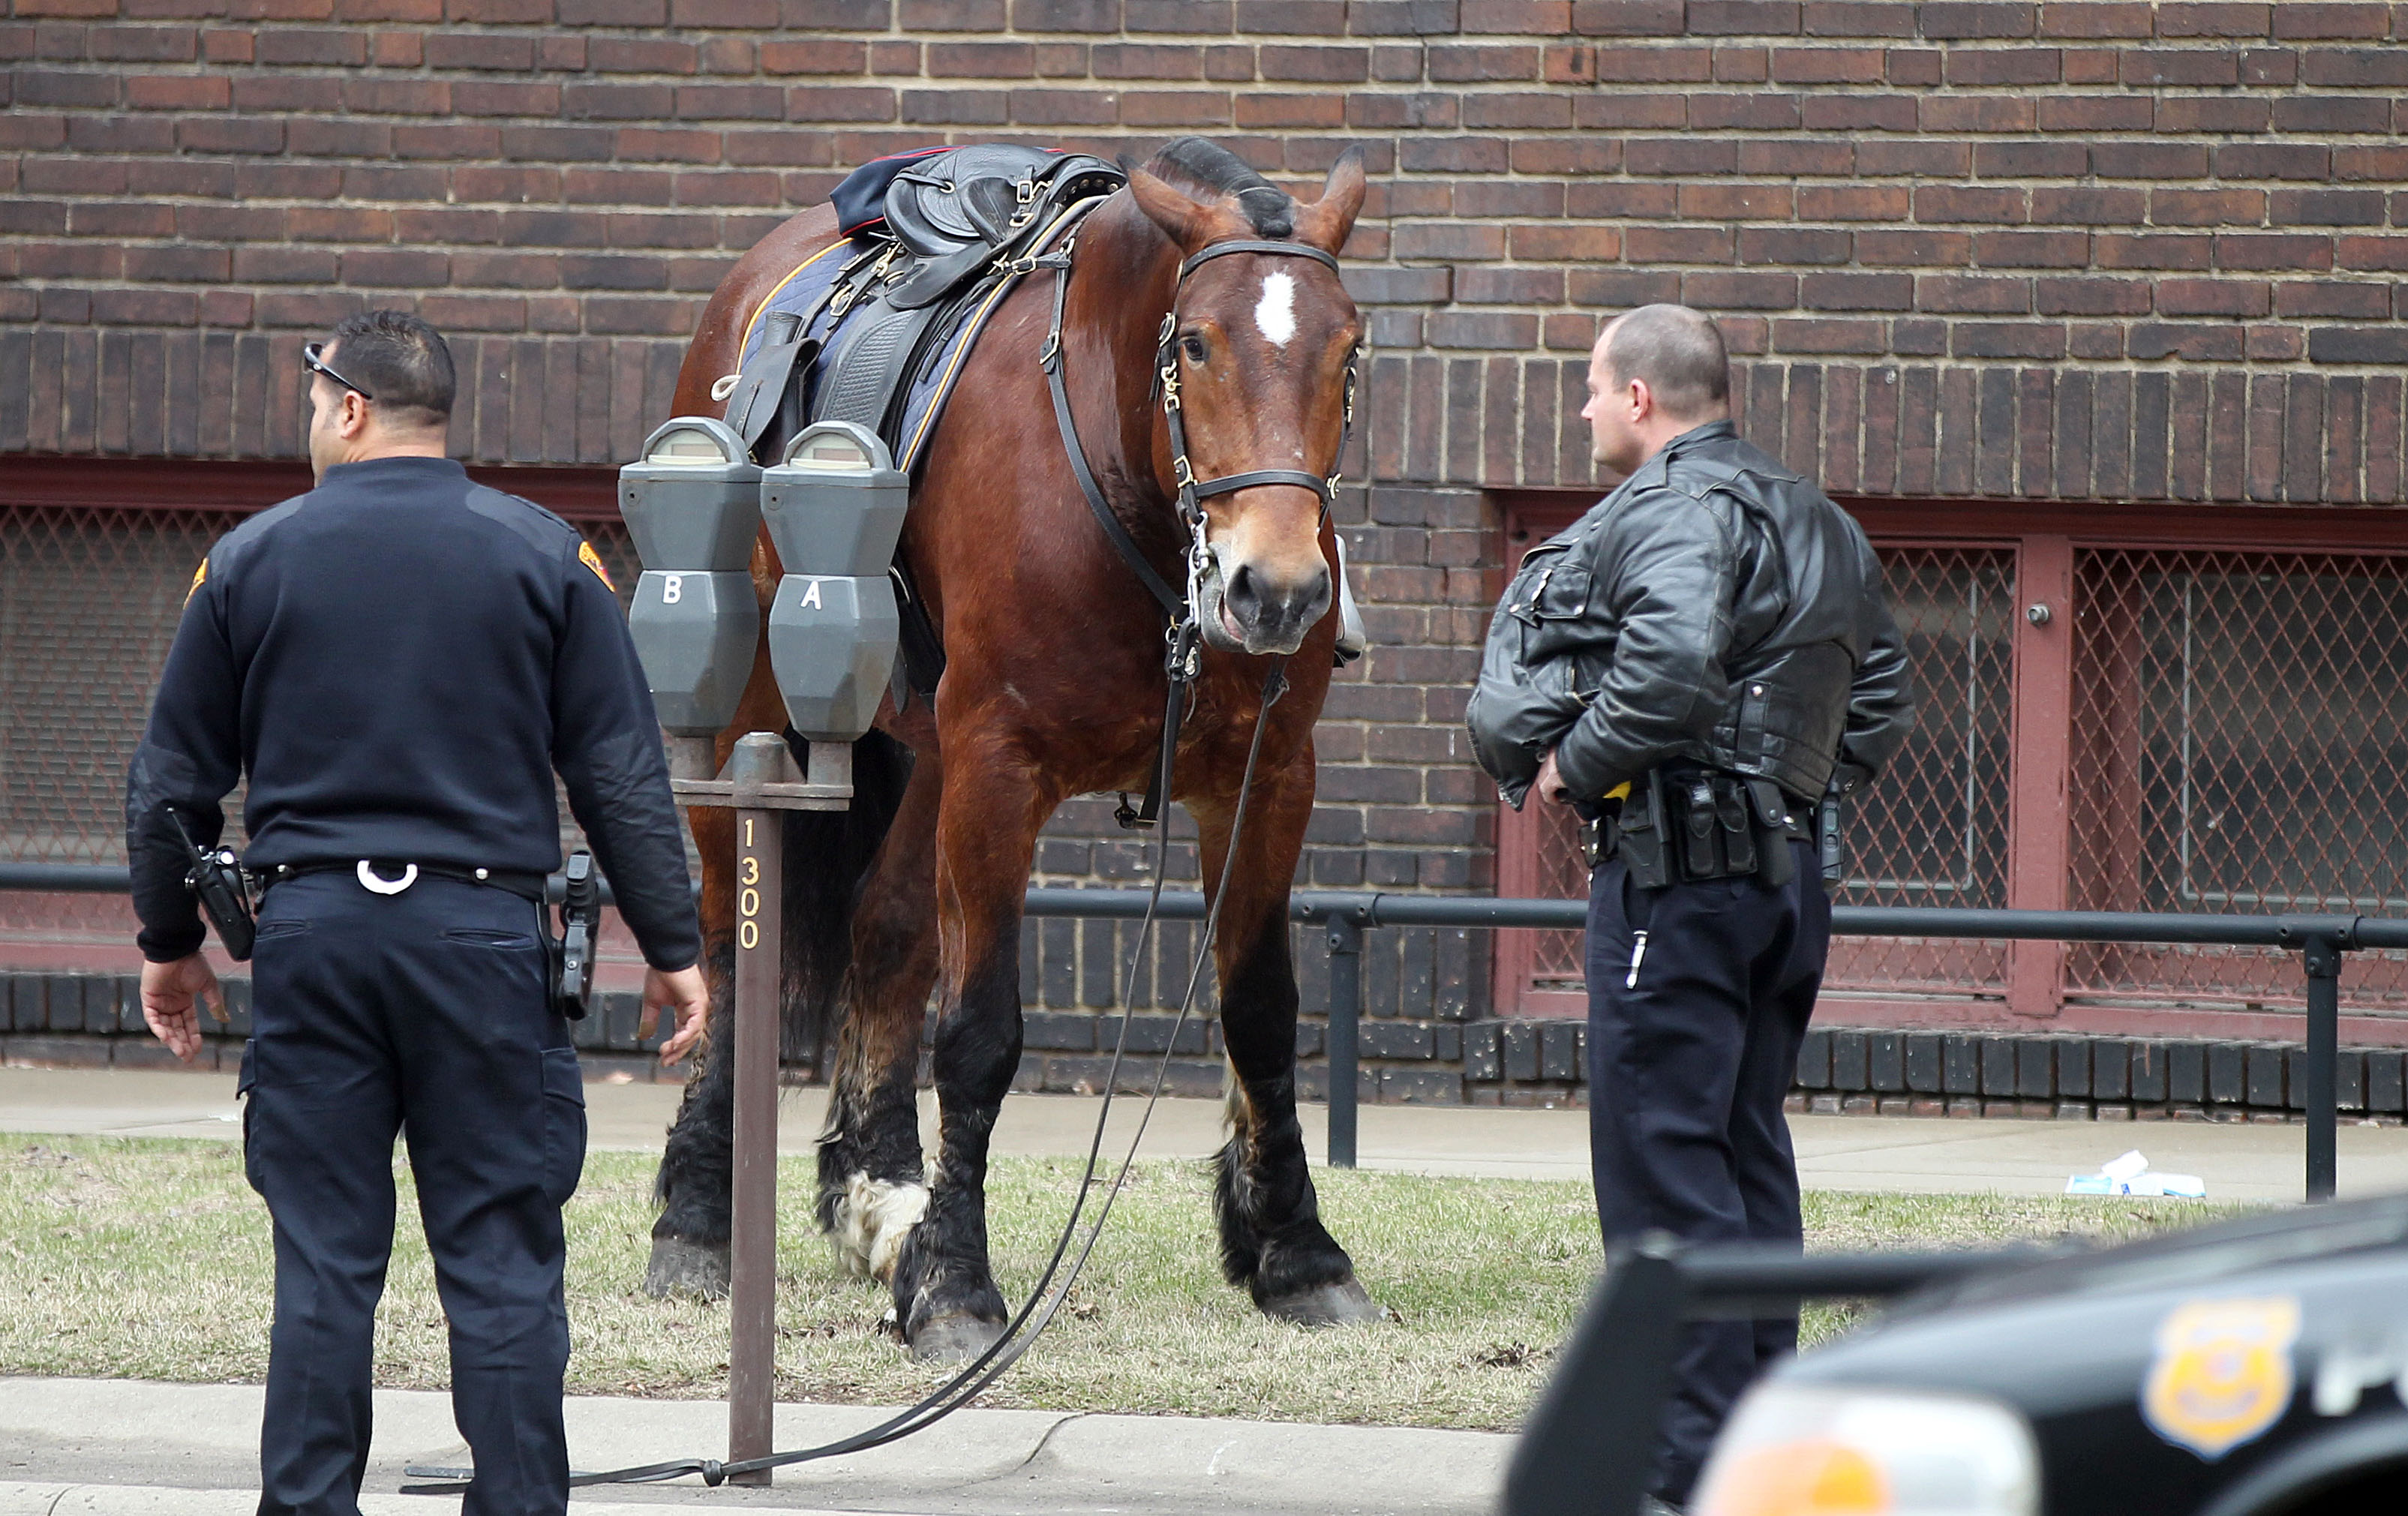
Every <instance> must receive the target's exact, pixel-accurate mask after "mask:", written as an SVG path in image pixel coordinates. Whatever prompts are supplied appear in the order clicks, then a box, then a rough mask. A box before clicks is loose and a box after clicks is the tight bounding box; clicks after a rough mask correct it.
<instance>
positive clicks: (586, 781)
mask: <svg viewBox="0 0 2408 1516" xmlns="http://www.w3.org/2000/svg"><path fill="white" fill-rule="evenodd" d="M304 352H305V362H306V363H307V364H308V367H309V369H310V370H311V379H310V393H309V398H310V406H311V410H312V415H311V421H310V425H309V459H310V464H311V466H312V467H313V468H314V470H315V471H316V474H317V479H318V487H317V488H316V489H314V490H312V491H310V492H309V493H307V494H304V495H302V496H300V497H298V498H296V499H293V500H288V501H286V502H285V503H283V504H282V505H279V506H278V507H276V508H273V509H270V510H267V511H264V512H262V513H261V514H260V515H258V516H255V517H253V518H252V519H251V521H249V522H245V523H244V524H243V525H242V526H240V527H239V528H237V529H236V530H235V531H234V532H231V533H229V534H228V535H227V536H225V537H224V538H223V539H222V540H221V541H220V542H219V543H218V544H217V545H216V546H215V547H214V548H213V549H211V550H210V552H209V554H208V559H207V560H206V561H205V562H204V563H203V564H202V565H201V567H200V570H199V571H198V572H197V573H196V574H195V575H194V576H193V588H192V592H191V594H190V596H189V598H188V599H187V601H186V603H185V608H184V614H183V620H182V623H181V625H180V626H179V628H178V629H177V633H176V640H175V644H174V646H173V648H172V649H171V650H170V651H169V652H168V655H167V666H166V670H165V676H164V678H163V679H162V680H161V683H160V687H159V694H158V699H157V702H156V704H155V705H154V706H153V707H152V708H151V712H150V726H149V729H148V730H147V731H146V732H145V734H144V736H143V739H142V744H141V747H140V749H139V750H138V751H136V755H135V759H134V763H133V766H132V769H131V771H130V772H129V774H128V775H127V779H126V807H125V808H126V834H127V843H128V847H129V850H130V852H131V856H132V863H133V874H134V899H135V906H136V910H137V912H138V913H139V915H140V917H141V922H142V932H141V937H140V944H141V948H142V954H143V957H144V959H145V963H144V965H143V970H142V1008H143V1013H144V1016H145V1017H146V1018H147V1020H148V1021H149V1023H150V1028H151V1030H152V1031H153V1032H155V1033H156V1034H157V1035H158V1037H160V1039H161V1040H162V1041H164V1042H165V1043H166V1044H167V1046H168V1047H169V1048H170V1049H172V1050H173V1051H176V1052H177V1053H178V1054H179V1055H180V1056H182V1057H184V1058H185V1059H187V1060H189V1059H190V1058H191V1057H192V1056H193V1053H195V1052H196V1051H198V1050H199V1047H200V1035H199V1027H198V1024H197V1018H196V1016H195V1014H194V1010H193V1002H194V1000H195V999H196V998H198V999H200V1000H203V1001H205V1002H207V1003H208V1005H209V1006H210V1007H211V1008H212V1009H217V1010H222V995H221V994H220V992H219V988H218V984H217V980H216V978H215V976H214V975H213V974H212V973H211V972H210V969H209V966H208V962H207V961H206V960H205V959H204V958H203V957H202V956H201V951H200V950H201V944H202V936H203V933H202V926H201V923H200V921H199V919H198V916H197V915H196V913H195V910H194V905H193V898H192V896H191V895H190V894H188V893H187V891H186V889H185V886H184V884H183V876H184V873H185V870H186V866H187V853H186V849H185V845H184V842H183V840H182V838H181V837H179V833H178V823H179V822H180V824H181V826H182V827H183V829H184V830H185V831H187V832H189V833H190V834H191V836H192V837H193V840H194V841H195V842H197V843H199V844H200V845H202V846H204V847H207V846H208V845H210V844H211V843H213V842H215V840H216V839H217V837H218V834H219V830H220V828H221V826H222V813H221V811H220V810H219V801H220V800H221V799H222V797H223V796H224V795H225V794H226V793H227V792H228V791H230V790H232V789H233V788H234V786H235V783H236V780H237V779H248V780H249V783H250V792H249V794H248V796H247V800H246V805H245V810H244V820H245V823H246V825H247V827H248V829H249V832H250V837H251V845H250V849H249V851H248V853H247V855H246V857H245V859H244V862H245V864H246V865H248V866H249V867H250V868H251V870H252V871H253V872H254V873H255V874H257V875H259V876H260V877H262V878H264V879H265V880H266V885H265V894H264V895H263V896H262V898H261V903H260V918H259V930H258V945H257V949H256V951H255V955H254V957H253V960H252V965H251V973H252V979H251V990H252V994H251V1005H252V1022H253V1031H252V1037H251V1043H250V1045H249V1047H248V1048H247V1049H246V1051H245V1052H244V1055H243V1071H242V1078H241V1085H242V1088H243V1089H244V1090H245V1091H246V1092H248V1095H249V1103H248V1106H247V1108H246V1110H245V1114H244V1131H245V1141H244V1152H245V1158H246V1161H247V1166H248V1168H249V1173H250V1178H251V1184H252V1185H253V1187H254V1188H256V1189H257V1190H258V1191H259V1193H260V1194H261V1195H262V1196H263V1197H265V1200H266V1202H267V1209H268V1214H269V1217H270V1218H271V1220H272V1221H273V1223H274V1227H275V1242H276V1318H275V1324H274V1327H273V1330H272V1332H271V1334H270V1337H269V1354H268V1370H267V1406H266V1420H265V1429H264V1432H263V1434H262V1437H261V1480H262V1494H261V1496H260V1504H259V1509H260V1510H261V1512H262V1513H263V1516H281V1513H284V1512H308V1513H311V1516H357V1512H358V1510H359V1504H358V1495H359V1489H360V1481H361V1479H362V1477H363V1475H364V1474H365V1472H366V1467H367V1456H368V1431H369V1426H368V1422H369V1409H370V1398H369V1389H370V1367H371V1356H370V1353H371V1339H372V1326H373V1318H374V1315H375V1312H376V1307H377V1299H378V1296H379V1295H380V1294H381V1293H382V1291H383V1288H384V1274H385V1264H386V1260H387V1257H388V1255H389V1254H390V1252H391V1251H392V1244H393V1228H394V1184H393V1149H394V1136H395V1134H396V1133H401V1134H403V1135H404V1136H405V1137H406V1139H407V1142H408V1146H409V1163H410V1169H411V1172H412V1174H413V1175H414V1176H415V1178H416V1180H417V1185H418V1193H419V1208H420V1211H421V1213H422V1216H423V1220H424V1223H425V1230H426V1239H427V1244H428V1248H429V1251H431V1252H432V1253H433V1255H434V1262H435V1270H436V1282H437V1289H438V1291H439V1293H440V1294H441V1296H442V1301H443V1309H444V1313H445V1315H446V1316H447V1317H448V1318H449V1320H450V1323H451V1346H452V1414H453V1417H454V1419H455V1420H456V1421H457V1423H458V1424H459V1427H460V1430H461V1433H462V1434H463V1435H464V1436H465V1437H466V1438H467V1441H468V1445H469V1448H470V1450H471V1452H473V1454H474V1456H475V1460H476V1467H477V1475H476V1480H475V1482H474V1483H473V1484H472V1485H471V1486H470V1488H469V1493H468V1495H467V1498H466V1505H465V1507H464V1509H466V1511H468V1512H470V1513H472V1516H483V1513H491V1516H505V1513H507V1516H530V1513H534V1512H557V1511H560V1510H562V1509H565V1508H566V1502H567V1498H568V1460H567V1450H566V1438H565V1437H564V1434H563V1430H562V1408H561V1381H562V1376H563V1373H564V1371H565V1369H566V1365H567V1362H568V1321H567V1314H566V1307H565V1303H564V1296H563V1291H562V1281H561V1270H562V1264H563V1259H564V1251H565V1250H564V1245H563V1240H562V1231H561V1215H560V1212H561V1206H562V1204H563V1203H564V1202H565V1201H566V1200H567V1198H568V1196H569V1194H571V1192H573V1191H574V1190H575V1189H576V1187H577V1180H578V1175H579V1171H580V1169H581V1166H582V1165H583V1163H584V1155H585V1109H584V1094H583V1090H582V1086H581V1082H580V1078H579V1073H578V1065H577V1054H576V1052H575V1051H574V1050H573V1049H572V1048H571V1047H570V1045H569V1026H568V1023H567V1021H566V1019H565V1017H564V1016H563V1014H562V1011H561V1009H560V1008H559V1007H558V1005H557V1003H556V1001H555V998H554V995H553V992H552V975H551V972H550V965H549V951H548V948H547V946H546V943H547V938H548V936H549V932H548V928H547V926H546V923H545V921H544V915H543V912H544V908H543V905H542V898H543V880H544V876H545V875H546V874H547V873H548V872H550V871H551V870H553V869H555V868H557V867H559V866H560V864H561V856H560V822H559V815H558V808H557V805H556V802H555V800H554V798H553V796H554V793H555V792H554V790H553V774H554V772H555V771H557V773H558V775H559V778H560V779H561V780H562V782H563V783H564V784H565V786H566V791H567V794H568V800H569V807H570V809H571V810H572V811H574V812H575V814H576V817H577V820H578V822H579V823H580V824H581V825H582V826H583V827H584V829H585V833H586V836H587V837H588V838H589V839H590V840H591V843H592V845H593V848H594V851H595V856H596V858H597V859H598V861H599V863H600V865H601V868H602V871H603V872H604V873H605V874H606V875H607V876H608V878H609V880H610V882H611V884H612V885H613V887H614V889H615V891H616V894H617V900H618V908H619V912H620V915H621V917H622V918H623V919H624V921H625V922H626V923H627V925H628V927H629V928H630V929H631V930H632V931H633V933H634V934H635V937H636V940H637V942H638V945H639V946H640V947H641V949H642V951H643V954H644V959H645V963H646V965H647V971H646V974H645V977H644V1004H645V1007H646V1013H647V1015H648V1016H649V1015H650V1013H651V1011H652V1010H653V1009H655V1008H657V1009H658V1010H659V1011H660V1015H661V1023H662V1029H663V1030H664V1031H665V1032H666V1031H667V1029H668V1024H669V1021H670V1018H671V1017H672V1016H674V1017H675V1019H676V1028H677V1029H676V1032H675V1035H674V1036H673V1037H669V1038H668V1040H667V1044H666V1045H665V1047H664V1048H663V1050H662V1055H663V1057H664V1058H665V1059H667V1061H669V1062H675V1061H677V1059H679V1058H680V1057H681V1056H682V1055H683V1054H684V1052H685V1051H686V1050H687V1049H689V1048H691V1047H692V1046H693V1045H694V1043H695V1040H696V1038H698V1037H700V1036H701V1035H702V1032H703V1028H704V1024H705V1022H706V1019H707V1017H708V1014H709V1005H708V998H707V995H706V993H705V990H704V987H703V980H702V975H701V973H700V971H699V970H698V969H697V968H696V967H695V959H696V957H697V956H698V954H699V952H700V948H701V939H700V934H699V930H698V926H697V922H696V920H695V907H694V901H693V896H692V893H691V885H690V882H689V880H688V876H687V873H686V863H685V848H684V843H683V840H682V837H681V833H680V831H679V826H678V817H677V812H676V810H675V808H673V806H672V804H671V802H670V798H669V787H668V775H667V766H666V763H665V761H664V759H663V756H662V751H661V743H660V737H659V733H658V730H657V729H656V727H655V724H654V721H653V715H652V698H651V695H650V694H649V693H648V692H647V689H646V685H645V681H644V677H643V674H642V671H641V669H640V668H639V667H638V664H637V661H636V652H635V648H634V645H633V644H632V643H631V642H630V641H629V639H628V636H627V628H626V622H625V619H624V615H623V614H622V612H621V610H620V607H619V602H618V598H617V596H616V595H615V594H612V593H611V589H610V586H609V582H608V580H607V579H606V578H605V576H604V573H603V569H602V565H601V561H600V560H599V558H598V557H596V556H595V553H594V551H593V550H592V549H591V548H590V547H588V546H587V545H586V544H585V543H584V542H583V541H582V540H581V538H580V537H579V536H578V534H577V532H576V531H575V530H574V529H572V528H571V527H569V526H568V525H567V524H566V523H565V522H562V521H561V520H560V519H559V518H557V517H555V516H553V515H552V514H551V513H550V512H548V511H546V510H544V509H543V508H540V507H538V506H535V505H532V504H530V503H528V502H527V501H524V500H521V499H518V498H517V497H515V496H513V495H508V494H504V493H501V492H499V491H497V490H492V489H488V488H485V487H483V486H480V485H479V484H476V483H474V482H472V481H471V480H470V479H468V477H467V475H466V472H465V471H464V470H463V469H462V468H461V466H460V465H458V464H457V463H455V462H452V460H450V459H448V458H446V457H445V456H444V436H445V428H446V424H447V422H448V420H449V417H450V413H451V409H452V389H453V379H452V357H451V353H450V351H449V350H448V349H447V348H446V347H445V345H444V341H443V338H442V337H441V336H439V335H438V334H437V332H436V331H435V330H434V329H433V328H432V327H430V326H428V325H427V324H426V323H425V322H423V321H420V320H419V319H417V318H416V317H414V316H409V315H405V314H401V313H398V312H393V311H378V312H374V313H370V314H367V315H364V316H355V317H352V318H351V319H349V320H347V321H345V322H342V323H341V324H340V325H338V326H337V327H336V328H335V331H334V334H333V341H332V342H330V343H327V344H324V345H321V344H317V343H312V344H310V345H308V348H306V349H305V350H304Z"/></svg>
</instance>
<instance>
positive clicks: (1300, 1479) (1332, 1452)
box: [0, 1379, 1512, 1516]
mask: <svg viewBox="0 0 2408 1516" xmlns="http://www.w3.org/2000/svg"><path fill="white" fill-rule="evenodd" d="M261 1403H262V1392H261V1391H260V1390H259V1389H258V1388H257V1387H255V1386H251V1385H232V1384H194V1385H179V1384H149V1383H141V1382H136V1381H132V1380H35V1379H13V1380H11V1379H0V1516H166V1513H169V1512H175V1513H178V1516H182V1513H187V1512H190V1513H193V1516H249V1513H250V1512H251V1510H252V1509H255V1508H256V1505H257V1502H258V1498H259V1497H258V1495H257V1494H256V1493H255V1492H256V1491H257V1490H258V1488H259V1485H258V1477H259V1476H258V1459H259V1419H260V1410H261ZM892 1414H893V1412H892V1411H891V1410H883V1409H874V1408H870V1407H864V1406H786V1405H781V1406H780V1407H779V1408H778V1412H777V1437H776V1439H775V1440H776V1445H777V1446H778V1447H779V1448H781V1449H784V1448H802V1447H810V1446H813V1445H816V1444H819V1443H824V1442H826V1441H829V1440H831V1439H833V1438H836V1437H844V1436H848V1435H850V1434H852V1433H854V1432H859V1431H862V1430H865V1429H867V1428H868V1427H870V1426H874V1425H876V1424H877V1423H879V1422H881V1421H882V1420H884V1419H885V1418H886V1417H888V1416H889V1415H892ZM1511 1446H1512V1438H1511V1437H1504V1436H1500V1435H1497V1434H1494V1433H1486V1432H1433V1431H1422V1430H1415V1429H1410V1428H1402V1427H1374V1426H1311V1425H1300V1424H1294V1423H1270V1422H1226V1421H1197V1420H1188V1419H1183V1418H1179V1417H1155V1416H1099V1415H1079V1414H1074V1413H1070V1412H1065V1411H1039V1410H976V1409H973V1410H965V1411H959V1412H956V1413H955V1414H954V1415H953V1417H951V1418H950V1419H948V1420H947V1421H946V1422H945V1423H943V1424H942V1425H941V1426H939V1428H937V1429H936V1430H934V1431H930V1432H927V1433H925V1434H923V1435H920V1436H917V1437H910V1438H909V1439H907V1440H905V1441H903V1442H900V1443H896V1444H894V1445H892V1446H890V1447H885V1448H879V1449H874V1450H872V1451H870V1452H862V1453H854V1454H850V1455H848V1456H846V1457H843V1458H839V1459H830V1460H828V1461H825V1462H823V1463H813V1464H805V1465H802V1466H797V1467H793V1468H787V1469H781V1470H780V1471H779V1472H778V1473H777V1475H776V1482H775V1483H774V1484H772V1485H771V1486H770V1487H769V1488H768V1489H766V1490H763V1489H749V1488H748V1489H739V1488H737V1487H735V1486H731V1485H723V1486H721V1487H719V1488H718V1489H715V1490H713V1489H710V1488H707V1487H705V1486H704V1484H703V1483H702V1481H701V1480H699V1479H688V1480H681V1481H679V1482H677V1483H674V1484H651V1485H605V1486H596V1487H594V1488H591V1489H586V1490H581V1491H579V1492H577V1495H576V1499H577V1503H578V1504H579V1505H581V1506H595V1507H608V1508H609V1509H611V1510H612V1511H613V1512H617V1513H624V1516H647V1513H665V1512H669V1511H677V1512H681V1513H691V1512H693V1511H695V1510H697V1509H760V1510H778V1511H884V1512H912V1513H917V1516H1012V1513H1019V1512H1028V1513H1031V1516H1039V1513H1053V1512H1073V1511H1122V1512H1127V1513H1129V1516H1175V1513H1180V1512H1191V1511H1194V1512H1240V1511H1262V1512H1269V1513H1273V1516H1279V1513H1285V1512H1296V1513H1298V1516H1303V1513H1306V1512H1311V1513H1312V1516H1341V1513H1352V1512H1358V1511H1360V1512H1374V1511H1398V1512H1426V1513H1432V1516H1437V1513H1457V1512H1460V1513H1464V1516H1469V1513H1471V1512H1475V1511H1487V1510H1490V1509H1493V1508H1494V1505H1495V1502H1496V1495H1497V1491H1498V1486H1499V1484H1500V1482H1501V1480H1502V1479H1503V1476H1504V1466H1505V1459H1506V1456H1507V1452H1508V1450H1509V1449H1510V1448H1511ZM726 1447H727V1408H726V1406H725V1405H724V1403H723V1402H720V1401H714V1400H620V1399H608V1398H601V1397H579V1398H575V1399H571V1400H570V1401H569V1402H568V1450H569V1462H570V1465H571V1466H572V1467H574V1468H580V1469H602V1468H617V1467H624V1466H629V1465H635V1464H644V1463H653V1462H658V1461H662V1460H666V1459H671V1458H681V1457H686V1456H691V1455H697V1454H698V1455H701V1456H704V1457H713V1456H721V1455H724V1452H725V1450H726ZM466 1461H467V1453H466V1448H465V1447H464V1446H463V1444H462V1443H461V1441H460V1438H459V1435H458V1433H457V1432H456V1431H455V1430H454V1429H453V1428H452V1409H451V1401H450V1398H449V1397H448V1396H446V1395H444V1394H436V1393H429V1392H425V1391H407V1390H380V1391H378V1392H377V1395H376V1434H375V1439H374V1443H373V1447H372V1452H371V1454H370V1460H369V1468H368V1477H367V1483H366V1498H365V1499H363V1500H362V1502H361V1506H362V1509H364V1511H366V1513H367V1516H442V1513H443V1512H445V1511H447V1510H457V1509H459V1504H458V1501H459V1497H458V1496H457V1495H448V1496H441V1497H430V1496H420V1495H401V1494H398V1493H397V1492H398V1491H399V1489H400V1487H401V1486H402V1484H404V1483H405V1482H409V1481H408V1480H406V1479H405V1477H404V1475H403V1472H402V1470H403V1468H404V1467H405V1466H409V1465H412V1464H431V1465H436V1466H452V1465H459V1464H465V1463H466ZM247 1492H251V1493H247Z"/></svg>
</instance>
